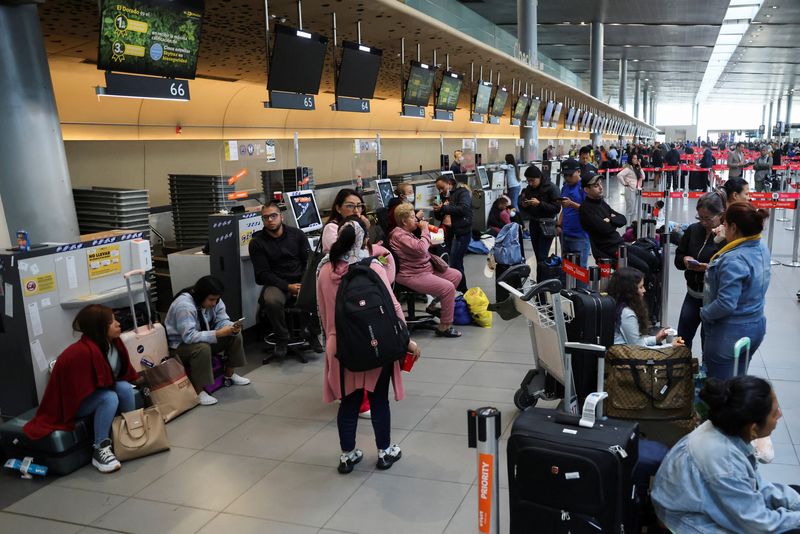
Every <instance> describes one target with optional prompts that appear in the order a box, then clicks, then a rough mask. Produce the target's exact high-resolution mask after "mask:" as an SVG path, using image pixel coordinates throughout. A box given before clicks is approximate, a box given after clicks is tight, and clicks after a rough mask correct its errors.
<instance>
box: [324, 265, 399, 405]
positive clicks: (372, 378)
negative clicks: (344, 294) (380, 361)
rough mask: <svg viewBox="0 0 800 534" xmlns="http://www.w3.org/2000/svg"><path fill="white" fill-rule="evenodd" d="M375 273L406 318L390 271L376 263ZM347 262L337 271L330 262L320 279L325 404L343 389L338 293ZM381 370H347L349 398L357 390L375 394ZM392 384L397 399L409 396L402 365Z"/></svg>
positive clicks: (396, 363)
mask: <svg viewBox="0 0 800 534" xmlns="http://www.w3.org/2000/svg"><path fill="white" fill-rule="evenodd" d="M371 267H372V270H373V271H375V272H376V273H378V276H380V277H381V280H383V283H384V284H386V287H387V288H388V289H389V294H390V295H391V296H392V302H394V310H395V312H396V313H397V316H398V317H400V318H401V319H404V316H403V309H402V308H401V307H400V303H399V302H397V299H396V298H395V296H394V293H393V292H392V288H391V284H390V283H389V278H388V275H387V272H386V269H385V268H384V267H383V266H382V265H381V264H380V263H378V262H377V261H373V262H372V266H371ZM347 268H348V265H347V263H345V262H343V261H340V262H338V263H337V264H336V267H335V268H334V266H333V264H331V263H326V264H325V265H323V266H322V269H320V273H319V278H318V279H317V302H318V303H319V318H320V321H321V322H322V328H323V329H324V331H325V375H324V381H323V384H322V400H324V401H325V402H333V401H335V400H337V399H341V398H342V395H341V392H340V390H341V387H340V381H339V379H340V377H339V360H337V359H336V356H335V354H336V318H335V310H336V292H337V291H338V289H339V283H340V282H341V280H342V277H343V276H344V275H345V274H347ZM380 374H381V369H373V370H371V371H364V372H352V371H348V370H347V369H345V371H344V390H345V396H347V395H349V394H350V393H352V392H353V391H355V390H357V389H362V388H363V389H366V390H367V391H375V384H377V382H378V378H379V377H380ZM392 384H394V397H395V399H397V400H402V399H403V397H404V396H405V390H404V389H403V378H402V376H401V371H400V364H399V363H398V362H395V363H394V375H393V376H392Z"/></svg>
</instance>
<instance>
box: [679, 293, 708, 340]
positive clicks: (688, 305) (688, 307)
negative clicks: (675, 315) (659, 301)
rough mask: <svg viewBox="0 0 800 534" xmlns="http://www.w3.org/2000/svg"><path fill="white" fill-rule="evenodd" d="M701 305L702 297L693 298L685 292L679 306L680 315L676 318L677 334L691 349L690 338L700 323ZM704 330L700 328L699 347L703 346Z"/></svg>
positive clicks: (692, 337) (692, 338) (691, 338)
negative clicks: (681, 304)
mask: <svg viewBox="0 0 800 534" xmlns="http://www.w3.org/2000/svg"><path fill="white" fill-rule="evenodd" d="M702 306H703V299H698V298H694V297H693V296H691V295H689V294H687V295H686V297H685V298H684V299H683V306H681V316H680V319H678V335H679V336H681V337H682V338H683V341H684V342H686V346H687V347H689V349H690V350H691V348H692V340H694V336H695V334H696V333H697V328H698V327H699V326H700V323H702V322H703V321H702V319H700V308H701V307H702ZM704 336H705V331H704V330H703V329H701V330H700V348H701V349H702V348H703V346H704V344H705V343H704V341H705V340H704Z"/></svg>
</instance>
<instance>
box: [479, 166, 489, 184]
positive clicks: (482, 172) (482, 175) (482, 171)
mask: <svg viewBox="0 0 800 534" xmlns="http://www.w3.org/2000/svg"><path fill="white" fill-rule="evenodd" d="M476 170H477V171H478V178H479V179H480V181H481V187H482V188H483V189H489V186H490V185H491V184H490V183H489V175H488V174H487V172H486V167H478V168H477V169H476Z"/></svg>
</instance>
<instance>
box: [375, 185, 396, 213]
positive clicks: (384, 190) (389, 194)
mask: <svg viewBox="0 0 800 534" xmlns="http://www.w3.org/2000/svg"><path fill="white" fill-rule="evenodd" d="M375 186H376V188H377V191H376V193H377V194H378V202H379V203H380V204H381V206H383V207H384V208H386V207H388V206H389V202H391V200H392V199H393V198H394V187H392V181H391V180H377V181H376V182H375Z"/></svg>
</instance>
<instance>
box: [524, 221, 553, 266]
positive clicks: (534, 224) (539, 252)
mask: <svg viewBox="0 0 800 534" xmlns="http://www.w3.org/2000/svg"><path fill="white" fill-rule="evenodd" d="M528 231H529V232H530V234H531V245H532V246H533V254H534V255H535V256H536V261H537V262H540V261H545V260H546V259H547V254H548V253H549V252H550V245H552V244H553V239H555V238H554V237H545V236H544V235H543V234H542V228H541V227H540V226H539V221H538V220H537V219H531V221H530V226H529V229H528Z"/></svg>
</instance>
